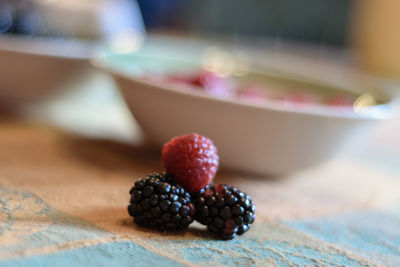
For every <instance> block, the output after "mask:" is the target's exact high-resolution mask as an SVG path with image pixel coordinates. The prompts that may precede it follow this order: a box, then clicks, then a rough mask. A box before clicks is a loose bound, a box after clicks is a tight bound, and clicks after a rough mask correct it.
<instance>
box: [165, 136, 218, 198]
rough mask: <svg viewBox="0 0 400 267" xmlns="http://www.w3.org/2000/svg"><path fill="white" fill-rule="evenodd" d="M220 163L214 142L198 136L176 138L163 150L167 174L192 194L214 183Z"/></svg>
mask: <svg viewBox="0 0 400 267" xmlns="http://www.w3.org/2000/svg"><path fill="white" fill-rule="evenodd" d="M218 161H219V157H218V154H217V148H216V147H215V146H214V144H213V142H212V141H211V140H210V139H208V138H206V137H204V136H201V135H198V134H188V135H182V136H178V137H175V138H173V139H172V140H171V141H169V142H168V143H167V144H165V145H164V147H163V150H162V162H163V164H164V166H165V169H166V170H167V172H168V173H169V174H171V175H172V177H173V179H174V181H175V182H176V183H178V184H180V185H182V186H183V187H185V188H186V190H188V191H189V192H191V193H195V192H198V191H200V189H202V188H204V187H205V186H207V185H208V184H209V183H210V182H211V181H212V179H213V178H214V176H215V173H216V172H217V169H218Z"/></svg>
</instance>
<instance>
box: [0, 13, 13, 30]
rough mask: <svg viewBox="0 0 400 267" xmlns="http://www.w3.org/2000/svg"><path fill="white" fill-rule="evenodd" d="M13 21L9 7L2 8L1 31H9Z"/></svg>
mask: <svg viewBox="0 0 400 267" xmlns="http://www.w3.org/2000/svg"><path fill="white" fill-rule="evenodd" d="M12 21H13V17H12V15H11V12H10V11H9V10H7V9H0V33H2V32H7V31H8V30H9V29H10V28H11V26H12V23H13V22H12Z"/></svg>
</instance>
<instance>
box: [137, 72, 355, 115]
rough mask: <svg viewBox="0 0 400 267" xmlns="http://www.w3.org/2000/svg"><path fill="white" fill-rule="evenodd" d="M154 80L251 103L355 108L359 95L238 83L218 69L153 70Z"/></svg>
mask: <svg viewBox="0 0 400 267" xmlns="http://www.w3.org/2000/svg"><path fill="white" fill-rule="evenodd" d="M144 78H145V79H148V80H151V81H153V82H168V83H174V84H177V85H189V86H190V87H192V88H193V89H195V90H200V91H203V92H205V93H207V94H209V95H212V96H215V97H218V98H224V99H239V100H243V101H246V102H250V103H256V104H265V103H274V104H279V105H282V106H285V107H296V108H311V107H315V106H316V105H325V106H330V107H336V108H340V109H348V110H352V107H353V105H354V103H355V101H356V99H357V96H355V95H352V94H345V93H344V92H326V91H322V90H320V91H310V90H307V89H306V88H302V87H301V86H300V85H299V87H298V88H291V87H289V86H288V85H286V86H277V85H276V84H270V85H269V86H265V85H263V84H262V83H260V82H256V81H255V82H253V83H248V82H246V83H245V84H240V83H238V80H236V79H233V78H232V77H229V76H228V77H219V76H218V75H217V74H216V73H214V72H209V71H200V72H198V73H193V74H186V75H185V74H181V75H166V76H159V75H156V74H152V75H151V76H150V75H149V76H146V77H144Z"/></svg>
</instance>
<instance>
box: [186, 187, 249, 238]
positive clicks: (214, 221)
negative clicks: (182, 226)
mask: <svg viewBox="0 0 400 267" xmlns="http://www.w3.org/2000/svg"><path fill="white" fill-rule="evenodd" d="M193 203H194V205H195V208H196V210H197V213H196V215H195V219H196V220H197V221H198V222H200V223H202V224H204V225H207V228H208V230H210V231H211V232H213V233H215V234H217V235H219V236H220V237H221V238H223V239H233V238H234V237H235V236H236V235H242V234H243V233H245V232H246V231H247V230H248V229H249V228H250V226H251V224H252V223H253V222H254V220H255V218H256V215H255V214H254V212H255V210H256V206H255V205H254V203H253V201H252V200H251V199H250V197H249V196H248V195H247V194H245V193H243V192H241V191H239V190H238V189H237V188H235V187H233V186H230V185H220V184H217V185H214V186H210V185H209V186H207V187H205V188H204V189H202V190H200V192H199V193H197V194H196V195H194V196H193Z"/></svg>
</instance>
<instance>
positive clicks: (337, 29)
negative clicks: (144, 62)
mask: <svg viewBox="0 0 400 267" xmlns="http://www.w3.org/2000/svg"><path fill="white" fill-rule="evenodd" d="M138 2H139V5H140V7H141V10H142V13H143V17H144V20H145V23H146V25H147V26H148V27H149V28H168V29H177V30H184V31H187V32H189V33H196V34H212V35H221V34H223V35H227V37H229V36H236V35H244V36H257V37H272V38H276V37H278V38H282V39H292V40H298V41H306V42H313V43H317V44H320V43H323V44H328V45H337V46H343V45H344V44H346V42H347V29H348V27H347V25H348V21H349V10H350V9H349V7H350V0H324V1H321V0H302V1H290V0H251V1H242V0H218V1H216V0H202V1H195V0H139V1H138Z"/></svg>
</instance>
